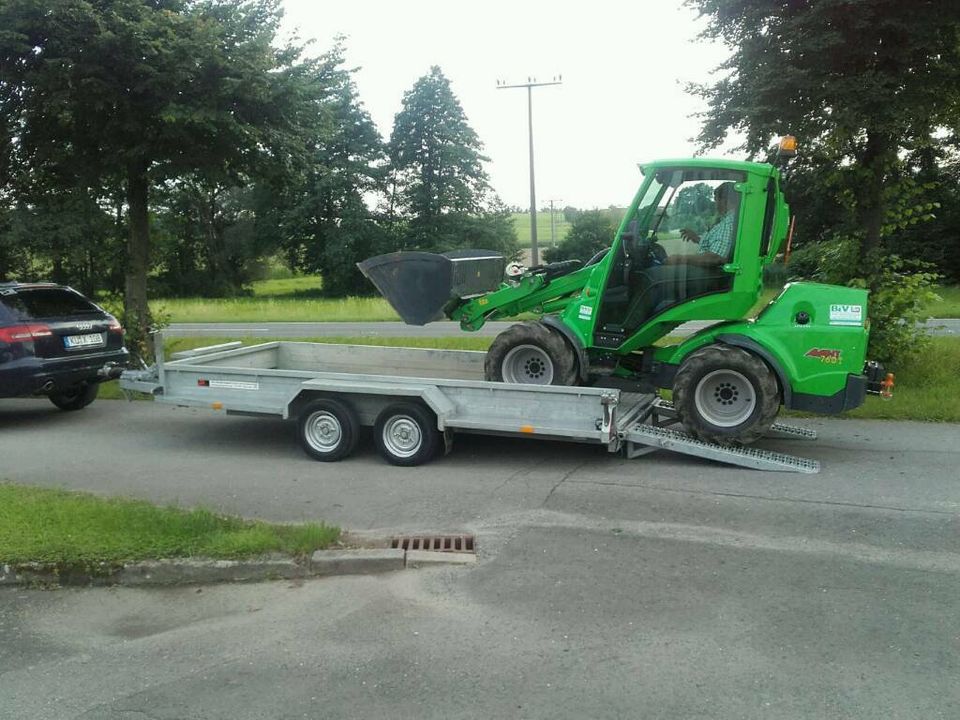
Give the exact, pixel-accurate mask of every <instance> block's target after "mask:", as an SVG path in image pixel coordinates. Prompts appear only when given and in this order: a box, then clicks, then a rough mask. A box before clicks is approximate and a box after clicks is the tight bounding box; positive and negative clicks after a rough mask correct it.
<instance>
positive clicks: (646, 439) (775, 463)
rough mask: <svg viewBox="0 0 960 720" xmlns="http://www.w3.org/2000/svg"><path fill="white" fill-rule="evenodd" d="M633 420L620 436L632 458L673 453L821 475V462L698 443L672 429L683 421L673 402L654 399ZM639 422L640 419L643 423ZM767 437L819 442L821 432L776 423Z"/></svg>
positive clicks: (762, 451) (733, 463)
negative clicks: (645, 409) (818, 437)
mask: <svg viewBox="0 0 960 720" xmlns="http://www.w3.org/2000/svg"><path fill="white" fill-rule="evenodd" d="M631 420H633V424H629V423H628V428H627V429H626V430H625V431H621V433H620V438H621V440H622V442H623V447H624V452H625V453H626V455H627V457H628V458H635V457H639V456H641V455H646V454H647V453H651V452H655V451H657V450H670V451H672V452H677V453H681V454H683V455H693V456H695V457H701V458H705V459H707V460H713V461H716V462H722V463H725V464H727V465H738V466H740V467H746V468H752V469H754V470H771V471H775V472H799V473H806V474H815V473H818V472H820V463H819V462H818V461H817V460H810V459H807V458H802V457H796V456H794V455H786V454H784V453H778V452H774V451H772V450H762V449H760V448H755V447H727V446H724V445H717V444H715V443H708V442H704V441H702V440H698V439H697V438H695V437H693V436H692V435H689V434H687V433H685V432H681V431H680V430H675V429H673V428H671V427H668V426H669V425H674V424H676V423H678V422H679V421H678V420H677V413H676V409H675V408H674V406H673V403H671V402H670V401H669V400H663V399H661V398H656V399H654V400H653V402H652V403H651V404H650V406H649V409H648V410H647V412H646V413H645V414H644V415H643V416H642V417H640V418H636V419H634V418H631ZM636 420H639V422H637V421H636ZM767 437H777V438H784V439H797V440H815V439H816V437H817V432H816V430H811V429H809V428H803V427H798V426H796V425H787V424H785V423H774V425H772V426H771V427H770V431H769V432H768V433H767Z"/></svg>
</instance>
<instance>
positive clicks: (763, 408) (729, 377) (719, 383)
mask: <svg viewBox="0 0 960 720" xmlns="http://www.w3.org/2000/svg"><path fill="white" fill-rule="evenodd" d="M698 398H699V400H698ZM673 404H674V406H675V407H676V409H677V416H678V417H679V418H680V420H681V422H683V424H684V427H686V429H687V431H688V432H690V433H691V434H692V435H694V436H695V437H697V438H699V439H700V440H704V441H706V442H712V443H718V444H720V445H747V444H749V443H752V442H754V441H755V440H758V439H759V438H761V437H762V436H763V435H764V433H766V432H767V431H768V430H769V429H770V426H771V425H772V424H773V421H774V420H775V419H776V417H777V412H779V410H780V386H779V384H778V383H777V378H776V376H775V375H774V373H773V371H772V370H771V369H770V367H769V366H768V365H767V364H766V363H765V362H764V361H763V360H761V359H760V358H758V357H757V356H756V355H753V354H751V353H749V352H747V351H746V350H743V349H741V348H738V347H733V346H732V345H708V346H707V347H704V348H701V349H700V350H697V351H696V352H694V353H692V354H691V355H690V356H689V357H688V358H687V359H686V360H684V361H683V364H682V365H681V366H680V369H679V370H678V371H677V374H676V376H675V377H674V380H673Z"/></svg>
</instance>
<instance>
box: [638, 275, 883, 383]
mask: <svg viewBox="0 0 960 720" xmlns="http://www.w3.org/2000/svg"><path fill="white" fill-rule="evenodd" d="M851 308H860V310H859V312H856V311H853V312H851V310H850V309H851ZM866 308H867V292H866V290H859V289H856V288H848V287H839V286H835V285H821V284H818V283H807V282H797V283H790V284H788V285H787V286H786V287H784V289H783V292H781V293H780V295H778V296H777V297H776V298H774V299H773V300H771V301H770V303H769V304H768V305H767V306H766V307H765V308H764V309H763V310H762V311H761V312H760V314H759V315H757V317H756V318H755V319H752V320H739V321H733V322H724V323H719V324H717V325H714V326H711V327H709V328H706V329H704V330H702V331H700V332H698V333H696V334H695V335H693V336H691V337H689V338H686V339H685V340H684V341H683V342H681V343H679V344H677V345H671V346H666V347H659V348H656V350H655V351H654V358H655V359H656V360H658V361H660V362H663V363H667V364H670V365H679V364H680V363H681V362H683V359H684V358H685V357H686V356H687V355H689V354H690V353H692V352H694V351H695V350H697V349H699V348H701V347H703V346H705V345H710V344H711V343H714V342H717V341H718V338H721V337H727V336H736V337H739V338H747V339H748V340H751V341H753V342H755V343H757V344H758V345H760V346H761V347H762V348H763V349H764V350H765V351H766V352H768V353H769V354H770V355H771V356H772V357H773V359H774V360H775V361H776V363H777V365H778V366H779V369H780V370H781V371H782V373H783V375H784V376H785V377H786V378H787V379H788V381H789V383H790V386H791V390H792V392H794V393H806V394H809V395H821V396H830V395H834V394H835V393H837V392H840V391H841V390H843V389H844V387H845V386H846V383H847V376H848V375H859V374H860V373H861V372H862V371H863V365H864V362H866V354H867V340H868V330H867V328H866V327H865V326H864V324H863V322H862V321H861V322H860V323H858V324H854V321H852V320H844V319H842V318H849V317H852V316H853V315H856V314H859V315H860V316H861V317H862V318H865V317H866ZM801 313H806V314H807V316H808V317H809V320H808V322H806V323H805V324H799V323H798V322H797V316H798V315H799V314H801ZM831 316H832V317H833V318H834V319H833V320H831ZM841 323H843V324H841Z"/></svg>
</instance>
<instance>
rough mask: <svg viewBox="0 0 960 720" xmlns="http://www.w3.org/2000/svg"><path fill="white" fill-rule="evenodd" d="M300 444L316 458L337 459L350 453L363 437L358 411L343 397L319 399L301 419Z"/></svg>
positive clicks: (332, 460)
mask: <svg viewBox="0 0 960 720" xmlns="http://www.w3.org/2000/svg"><path fill="white" fill-rule="evenodd" d="M297 437H298V438H299V440H300V447H302V448H303V450H304V452H305V453H307V455H309V456H310V457H312V458H313V459H314V460H319V461H320V462H336V461H337V460H343V459H344V458H345V457H348V456H349V455H351V454H352V453H353V451H354V450H356V449H357V443H358V442H359V441H360V421H359V420H358V418H357V414H356V413H355V412H354V411H353V408H352V407H350V406H349V405H348V404H347V403H345V402H343V401H341V400H333V399H326V398H325V399H323V400H315V401H313V402H312V403H310V404H309V405H307V406H306V407H305V408H304V409H303V411H302V412H301V413H300V418H299V420H298V421H297Z"/></svg>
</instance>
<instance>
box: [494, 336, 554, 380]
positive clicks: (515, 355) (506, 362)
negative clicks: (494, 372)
mask: <svg viewBox="0 0 960 720" xmlns="http://www.w3.org/2000/svg"><path fill="white" fill-rule="evenodd" d="M502 367H503V372H502V374H503V380H504V382H509V383H522V384H524V385H550V384H551V383H552V382H553V361H552V360H551V359H550V356H549V355H547V353H546V352H544V351H543V348H539V347H537V346H536V345H517V346H516V347H515V348H513V349H512V350H510V352H508V353H507V355H506V357H504V358H503V366H502Z"/></svg>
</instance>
